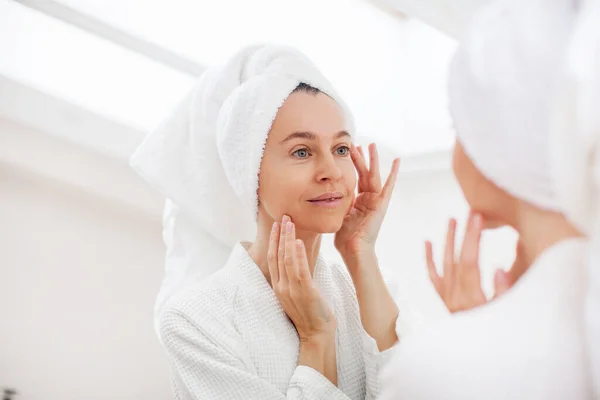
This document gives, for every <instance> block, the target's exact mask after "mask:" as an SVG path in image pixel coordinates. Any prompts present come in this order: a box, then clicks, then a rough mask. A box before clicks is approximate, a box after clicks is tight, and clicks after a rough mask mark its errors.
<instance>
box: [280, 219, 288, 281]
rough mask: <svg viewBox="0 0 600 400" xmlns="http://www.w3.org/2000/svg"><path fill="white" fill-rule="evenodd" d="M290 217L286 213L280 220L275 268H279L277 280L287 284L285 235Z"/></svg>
mask: <svg viewBox="0 0 600 400" xmlns="http://www.w3.org/2000/svg"><path fill="white" fill-rule="evenodd" d="M289 220H290V218H289V217H288V216H287V215H284V216H283V219H282V221H281V228H280V229H279V231H280V232H279V246H278V253H277V268H278V270H279V282H281V283H283V284H287V282H288V278H287V273H286V271H285V236H286V231H287V224H288V223H289Z"/></svg>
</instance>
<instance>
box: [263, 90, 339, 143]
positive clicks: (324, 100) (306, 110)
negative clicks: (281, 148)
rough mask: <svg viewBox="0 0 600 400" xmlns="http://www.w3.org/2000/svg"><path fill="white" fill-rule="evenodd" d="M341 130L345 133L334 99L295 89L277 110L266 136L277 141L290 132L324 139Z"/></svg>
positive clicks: (332, 136)
mask: <svg viewBox="0 0 600 400" xmlns="http://www.w3.org/2000/svg"><path fill="white" fill-rule="evenodd" d="M341 132H347V127H346V121H345V118H344V113H343V111H342V109H341V107H340V106H339V105H338V104H337V103H336V102H335V100H333V99H332V98H331V97H329V96H327V95H326V94H323V93H318V94H312V93H304V92H295V93H292V94H291V95H290V96H289V97H288V98H287V99H286V101H285V102H284V104H283V105H282V106H281V108H280V109H279V111H278V112H277V116H276V117H275V121H274V122H273V126H272V129H271V132H270V133H269V137H270V139H274V140H276V141H277V142H280V141H283V140H285V139H286V138H287V137H288V136H289V135H291V134H293V133H307V135H305V137H304V138H305V139H325V138H335V137H338V134H340V133H341ZM310 134H313V135H314V137H308V136H311V135H310ZM298 137H299V136H298Z"/></svg>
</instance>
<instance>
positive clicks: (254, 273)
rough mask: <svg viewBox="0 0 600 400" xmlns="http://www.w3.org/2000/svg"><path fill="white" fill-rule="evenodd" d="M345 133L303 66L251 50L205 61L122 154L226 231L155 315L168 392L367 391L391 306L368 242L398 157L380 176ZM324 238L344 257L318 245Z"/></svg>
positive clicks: (344, 394)
mask: <svg viewBox="0 0 600 400" xmlns="http://www.w3.org/2000/svg"><path fill="white" fill-rule="evenodd" d="M353 134H354V132H353V126H352V119H351V116H350V114H349V112H348V111H347V107H346V106H345V105H344V103H343V102H342V101H341V100H340V99H339V97H338V96H337V94H336V93H335V91H334V90H333V89H332V88H331V87H330V84H329V83H328V82H327V81H326V80H325V79H324V78H323V77H322V76H321V74H320V73H319V72H318V70H317V69H316V68H315V67H314V66H313V65H312V64H311V63H310V61H308V60H306V58H305V57H304V56H303V55H301V54H300V53H298V52H296V51H294V50H291V49H287V48H280V47H274V46H264V47H253V48H248V49H244V50H242V51H240V52H239V53H238V54H237V55H236V56H235V57H233V58H232V59H231V60H229V61H228V63H227V64H226V65H224V66H222V67H218V68H215V69H212V70H210V71H209V72H207V73H206V74H205V75H204V76H203V78H201V80H200V83H199V84H198V86H197V87H196V88H194V90H193V91H192V94H191V95H189V96H188V98H187V100H185V101H184V102H183V103H182V104H181V105H180V106H179V108H178V110H176V111H175V112H174V114H173V116H172V117H171V119H170V120H168V121H167V122H166V123H165V124H163V126H162V127H161V128H160V129H159V130H157V132H155V133H153V134H151V135H150V136H149V137H148V138H147V139H146V141H145V142H144V143H143V144H142V145H141V146H140V148H139V149H138V152H137V153H136V155H134V158H133V164H134V166H136V169H137V170H138V171H140V173H141V174H142V175H143V176H144V177H145V178H146V179H148V180H149V181H150V182H151V183H153V184H155V185H156V186H158V187H159V188H161V190H162V191H163V193H164V194H165V195H166V196H167V197H169V198H170V199H171V200H172V201H173V202H175V203H176V204H177V205H178V206H180V207H188V208H193V207H190V204H193V205H195V207H202V210H200V212H199V213H197V214H199V215H200V217H201V218H204V221H207V222H206V224H207V225H210V224H211V223H214V224H216V225H213V226H215V228H214V229H213V230H214V231H219V232H217V233H224V234H229V233H231V235H229V237H233V238H234V239H236V235H237V239H236V240H239V242H238V243H236V244H233V243H232V242H231V241H230V242H229V243H228V244H231V247H233V250H231V254H230V257H229V260H228V262H227V263H226V265H225V266H223V267H222V268H221V269H220V270H218V271H217V272H216V273H214V274H213V275H211V276H210V277H209V278H207V279H205V280H203V281H202V282H200V283H199V284H197V285H193V286H191V287H190V288H188V289H186V290H185V291H183V292H182V293H179V294H177V295H175V296H174V298H173V299H172V300H170V301H169V303H168V304H167V305H166V307H165V308H164V310H163V311H162V313H161V317H160V324H159V325H160V332H161V339H162V342H163V344H164V346H165V348H166V350H167V353H168V355H169V360H170V362H171V366H172V370H173V377H174V379H173V381H174V390H175V394H176V398H178V399H204V398H227V399H285V398H287V399H307V400H308V399H323V398H331V399H365V398H367V399H374V398H375V397H376V396H377V394H378V392H379V381H378V373H379V370H380V367H381V366H382V365H383V364H384V363H385V362H386V360H387V359H388V358H389V356H390V355H391V351H392V347H393V345H394V344H395V343H396V342H397V340H398V336H397V333H396V322H397V319H398V309H397V306H396V304H395V303H394V301H393V299H392V297H391V296H390V294H389V292H388V290H387V288H386V286H385V283H384V281H383V278H382V276H381V273H380V270H379V266H378V263H377V257H376V254H375V242H376V239H377V235H378V233H379V229H380V227H381V224H382V221H383V218H384V216H385V213H386V210H387V206H388V203H389V201H390V197H391V195H392V191H393V189H394V184H395V180H396V174H397V172H398V166H399V162H398V160H395V161H394V163H393V166H392V171H391V172H390V174H389V176H388V177H387V179H386V180H385V181H382V180H381V178H380V172H379V160H378V155H377V149H376V147H375V146H374V145H371V146H369V148H368V150H367V151H368V153H367V151H363V149H361V148H359V147H355V146H354V144H353V142H352V136H353ZM178 138H179V139H178ZM365 153H367V154H365ZM366 157H368V159H369V160H368V161H367V160H366ZM198 160H200V161H198ZM206 160H211V161H210V162H207V161H206ZM186 163H187V164H186ZM183 164H185V167H182V166H181V165H183ZM173 165H178V166H179V167H180V170H179V171H184V173H172V172H173V171H174V170H176V169H177V168H173ZM186 173H189V175H185V174H186ZM219 174H221V178H220V179H219ZM357 177H358V179H357ZM211 182H214V183H212V184H211ZM197 192H200V193H197ZM356 193H358V194H356ZM194 196H197V198H195V199H192V200H190V197H194ZM219 203H220V204H219ZM201 218H200V219H201ZM219 218H220V219H219ZM221 222H222V226H219V224H220V223H221ZM250 224H253V227H254V230H253V229H245V228H247V227H248V226H250ZM223 227H225V229H223ZM244 229H245V230H244ZM223 230H225V231H226V232H221V231H223ZM246 232H253V234H254V237H250V238H249V239H250V240H249V241H248V242H246V241H243V240H242V236H244V233H246ZM238 233H239V235H238ZM325 233H335V247H336V249H337V250H338V251H339V253H340V255H341V256H342V259H343V260H344V263H345V265H338V264H331V263H327V262H326V261H325V260H324V259H323V257H322V256H321V254H320V253H321V252H320V247H321V238H322V235H323V234H325ZM246 238H248V235H246Z"/></svg>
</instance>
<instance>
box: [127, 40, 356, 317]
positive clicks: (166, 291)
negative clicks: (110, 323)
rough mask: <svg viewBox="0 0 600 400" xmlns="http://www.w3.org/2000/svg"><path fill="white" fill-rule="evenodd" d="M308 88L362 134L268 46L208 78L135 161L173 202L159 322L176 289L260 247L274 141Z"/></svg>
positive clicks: (311, 73)
mask: <svg viewBox="0 0 600 400" xmlns="http://www.w3.org/2000/svg"><path fill="white" fill-rule="evenodd" d="M300 83H305V84H308V85H310V86H312V87H314V88H317V89H319V90H321V91H322V92H324V93H326V94H327V95H329V96H330V97H332V98H333V99H334V100H336V102H337V103H338V104H339V105H340V107H341V108H342V110H343V112H344V115H345V119H346V125H347V126H346V128H347V131H348V132H349V133H350V134H351V135H353V134H354V124H353V119H352V116H351V114H350V112H349V110H348V107H347V106H346V104H345V103H344V102H343V101H342V99H341V98H340V97H339V96H338V95H337V93H336V91H335V90H334V89H333V88H332V86H331V84H330V83H329V82H328V81H327V79H325V78H324V77H323V75H322V74H321V73H320V72H319V70H318V69H317V68H316V67H315V65H314V64H313V63H312V62H311V61H310V60H309V59H308V58H307V57H306V56H304V55H303V54H302V53H300V52H299V51H297V50H295V49H293V48H290V47H285V46H273V45H261V46H251V47H247V48H243V49H242V50H240V51H239V52H238V53H236V54H235V55H234V56H233V57H232V58H231V59H230V60H229V61H228V62H227V63H226V64H225V65H222V66H217V67H214V68H211V69H209V70H207V71H206V72H205V73H204V74H203V75H202V76H201V77H200V79H199V81H198V83H197V84H196V85H195V86H194V87H193V88H192V90H191V91H190V92H189V93H188V94H187V96H186V97H185V98H184V99H183V101H182V102H181V103H180V104H179V105H178V106H177V107H176V108H175V109H174V111H173V112H172V114H171V115H170V116H169V117H168V118H167V119H166V120H165V121H164V122H163V123H162V124H161V125H160V126H159V127H158V129H156V130H155V131H154V132H152V133H150V134H149V135H148V136H147V137H146V138H145V140H144V141H143V142H142V144H141V145H140V146H139V147H138V149H137V150H136V152H135V153H134V154H133V156H132V158H131V165H132V167H133V168H134V169H135V170H136V171H137V172H138V173H139V174H140V175H141V176H142V177H143V178H145V179H146V180H147V181H148V182H149V183H150V184H152V185H153V186H155V187H157V188H158V189H159V190H160V192H161V193H162V194H163V195H164V196H165V197H166V198H167V199H168V201H167V206H166V208H165V215H164V231H163V236H164V239H165V243H166V245H167V259H166V276H165V280H164V281H163V287H162V288H161V292H160V294H159V296H158V299H157V303H156V308H155V316H158V315H159V314H160V310H161V309H162V307H163V305H164V303H165V302H166V301H167V300H168V298H169V297H170V296H171V294H172V293H173V292H174V291H175V290H178V289H180V288H183V287H185V286H186V285H189V284H192V283H193V282H195V281H197V280H198V279H202V278H204V277H206V276H208V275H210V274H211V273H213V272H214V271H216V270H217V269H219V268H220V267H221V266H222V265H223V264H224V263H225V261H226V259H227V256H228V254H229V252H230V250H231V248H232V247H233V245H234V244H235V243H237V242H239V241H243V240H254V239H255V234H256V215H257V205H258V199H257V191H258V178H259V170H260V164H261V160H262V154H263V150H264V146H265V143H266V140H267V135H268V133H269V131H270V129H271V125H272V123H273V120H274V119H275V116H276V114H277V111H278V110H279V108H280V107H281V105H282V104H283V103H284V101H285V100H286V99H287V97H288V96H289V95H290V94H291V92H292V91H293V90H294V89H295V88H296V87H297V86H298V85H299V84H300ZM198 263H202V265H201V266H198V265H197V264H198Z"/></svg>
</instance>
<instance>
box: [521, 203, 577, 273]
mask: <svg viewBox="0 0 600 400" xmlns="http://www.w3.org/2000/svg"><path fill="white" fill-rule="evenodd" d="M514 228H515V229H516V230H517V232H518V233H519V243H518V246H519V248H518V250H517V258H518V260H516V261H518V262H515V265H514V267H513V271H511V273H512V274H513V279H515V280H516V279H518V278H519V277H521V275H523V273H524V272H525V271H527V269H529V267H530V266H531V265H532V264H533V262H534V261H535V260H536V259H537V258H538V257H539V256H540V254H542V253H543V252H544V251H545V250H546V249H548V248H549V247H551V246H553V245H554V244H556V243H558V242H560V241H562V240H565V239H570V238H577V237H581V236H582V234H581V233H580V232H579V231H578V230H577V229H575V227H573V225H572V224H571V223H570V222H569V221H568V220H567V219H566V218H565V216H564V215H562V214H560V213H558V212H552V211H544V210H540V209H538V208H536V207H533V206H531V205H529V204H526V203H522V204H521V205H520V207H518V211H517V218H516V224H515V225H514Z"/></svg>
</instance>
